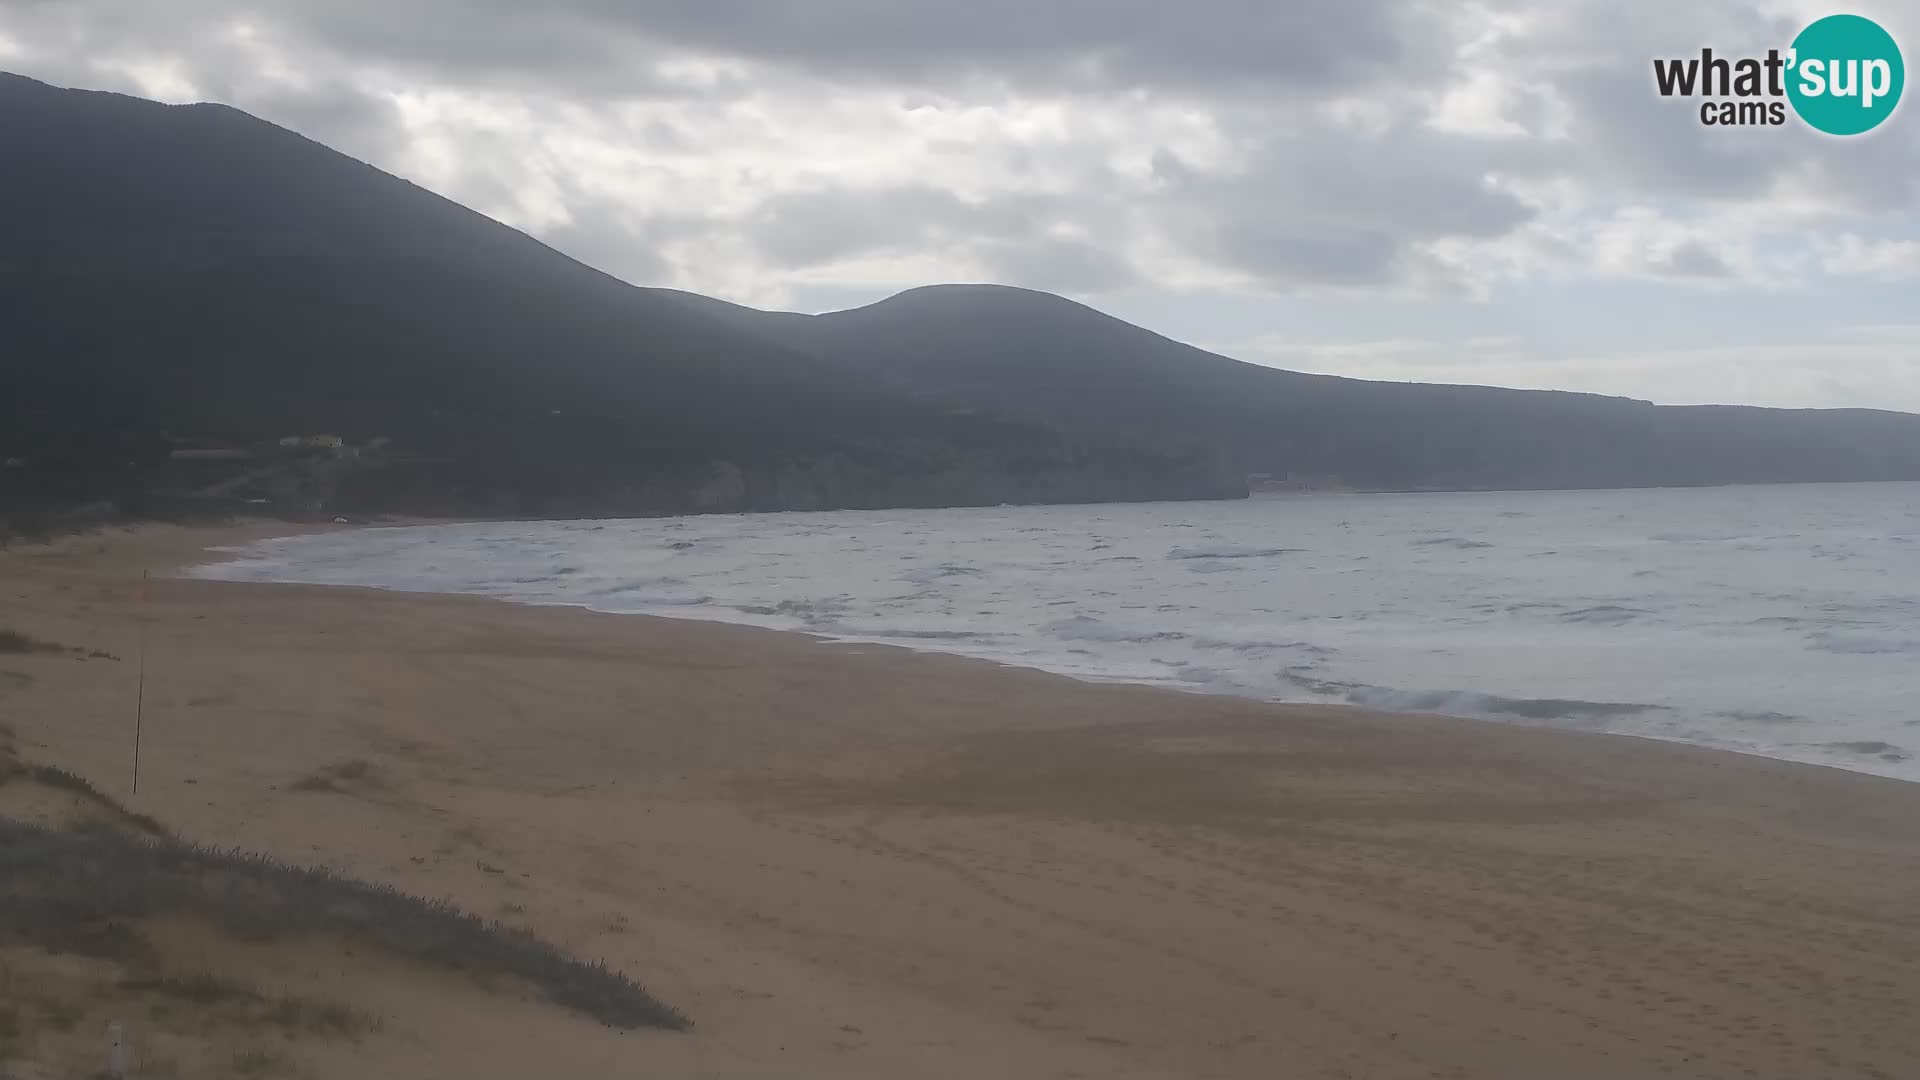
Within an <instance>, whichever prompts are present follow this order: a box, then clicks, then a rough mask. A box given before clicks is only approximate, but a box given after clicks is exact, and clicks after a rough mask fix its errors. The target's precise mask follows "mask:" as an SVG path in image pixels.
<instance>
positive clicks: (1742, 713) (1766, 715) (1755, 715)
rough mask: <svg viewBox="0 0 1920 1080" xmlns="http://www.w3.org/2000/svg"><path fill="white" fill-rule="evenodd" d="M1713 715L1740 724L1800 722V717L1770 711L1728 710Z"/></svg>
mask: <svg viewBox="0 0 1920 1080" xmlns="http://www.w3.org/2000/svg"><path fill="white" fill-rule="evenodd" d="M1713 715H1715V716H1720V717H1725V718H1726V719H1728V720H1734V721H1738V722H1739V723H1742V724H1797V723H1799V722H1800V720H1801V717H1798V716H1794V715H1792V714H1791V713H1783V712H1773V711H1771V710H1759V711H1746V710H1742V709H1729V710H1726V711H1724V712H1717V713H1714V714H1713Z"/></svg>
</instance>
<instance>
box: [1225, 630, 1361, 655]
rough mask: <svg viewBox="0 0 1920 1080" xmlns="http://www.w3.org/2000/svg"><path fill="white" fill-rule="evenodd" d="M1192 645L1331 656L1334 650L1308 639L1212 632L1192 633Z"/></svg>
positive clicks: (1233, 650)
mask: <svg viewBox="0 0 1920 1080" xmlns="http://www.w3.org/2000/svg"><path fill="white" fill-rule="evenodd" d="M1193 647H1194V648H1196V649H1225V650H1230V651H1232V652H1279V651H1283V650H1296V651H1299V652H1304V653H1306V654H1308V655H1309V656H1319V657H1327V656H1332V655H1333V654H1334V652H1335V650H1333V649H1329V648H1327V647H1325V646H1323V645H1315V644H1313V643H1312V642H1309V641H1275V640H1273V639H1271V638H1232V637H1218V636H1215V635H1212V634H1204V635H1203V634H1196V635H1194V636H1193Z"/></svg>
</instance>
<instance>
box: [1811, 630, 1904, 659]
mask: <svg viewBox="0 0 1920 1080" xmlns="http://www.w3.org/2000/svg"><path fill="white" fill-rule="evenodd" d="M1811 641H1812V643H1813V644H1812V647H1813V648H1815V649H1818V650H1820V651H1821V652H1830V653H1839V654H1841V655H1846V656H1900V655H1920V638H1880V637H1867V636H1865V635H1863V634H1814V635H1813V636H1812V638H1811Z"/></svg>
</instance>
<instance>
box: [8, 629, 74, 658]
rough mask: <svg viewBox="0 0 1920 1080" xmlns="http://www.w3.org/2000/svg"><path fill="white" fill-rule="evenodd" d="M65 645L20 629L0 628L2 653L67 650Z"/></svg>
mask: <svg viewBox="0 0 1920 1080" xmlns="http://www.w3.org/2000/svg"><path fill="white" fill-rule="evenodd" d="M66 651H67V648H66V646H64V645H56V644H54V643H53V642H51V641H42V640H40V639H39V638H36V637H31V636H29V635H27V634H23V633H21V632H20V631H18V630H4V629H0V653H37V652H66Z"/></svg>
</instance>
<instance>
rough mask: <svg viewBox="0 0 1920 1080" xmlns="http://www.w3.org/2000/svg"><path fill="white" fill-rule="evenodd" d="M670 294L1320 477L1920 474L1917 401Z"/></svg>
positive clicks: (948, 311)
mask: <svg viewBox="0 0 1920 1080" xmlns="http://www.w3.org/2000/svg"><path fill="white" fill-rule="evenodd" d="M667 295H671V296H673V297H674V298H675V299H678V300H679V301H680V302H681V303H682V304H683V305H686V306H688V307H689V308H690V309H694V310H701V311H704V312H707V313H708V314H711V315H714V316H716V317H718V318H722V319H726V320H728V321H729V322H731V323H732V325H734V326H736V327H738V328H741V329H743V330H748V331H751V332H754V333H757V334H759V335H761V336H762V337H764V338H766V339H767V340H769V341H775V342H779V343H782V344H785V345H788V346H790V347H793V348H796V349H800V350H803V351H806V352H809V353H811V354H813V355H815V356H817V357H819V358H821V359H822V360H823V361H826V362H831V363H834V364H836V365H837V366H839V367H841V368H842V370H845V371H847V372H849V373H855V374H860V375H863V376H869V377H873V378H876V379H880V380H883V381H886V382H888V383H889V384H890V385H893V386H895V387H897V388H900V389H902V390H906V391H909V392H912V393H916V394H919V395H922V396H924V397H927V398H930V399H934V400H941V401H950V402H954V403H959V404H964V405H967V406H970V407H975V408H981V409H997V410H1003V411H1006V412H1008V413H1013V414H1024V415H1030V416H1041V417H1046V418H1047V419H1048V420H1049V421H1051V422H1054V423H1063V424H1072V425H1076V426H1080V427H1083V428H1088V429H1094V430H1120V431H1129V432H1134V433H1136V434H1140V433H1155V434H1158V435H1163V436H1175V435H1185V436H1189V437H1199V436H1201V435H1206V436H1211V437H1217V438H1222V439H1224V440H1225V441H1226V442H1227V443H1228V444H1229V446H1230V447H1231V449H1232V451H1233V452H1234V454H1235V455H1236V458H1237V460H1238V461H1239V462H1240V463H1241V464H1242V465H1243V466H1244V467H1245V468H1246V469H1248V470H1249V471H1251V472H1254V473H1265V474H1272V475H1274V476H1277V477H1285V476H1288V475H1291V476H1293V477H1296V478H1308V479H1310V480H1311V481H1313V482H1316V483H1324V484H1338V485H1341V486H1350V487H1355V488H1362V489H1375V490H1377V489H1387V490H1426V489H1496V488H1497V489H1524V488H1580V487H1647V486H1686V485H1702V484H1728V483H1769V482H1792V481H1839V480H1914V479H1920V416H1914V415H1911V414H1907V413H1895V412H1882V411H1876V410H1870V409H1830V410H1816V409H1761V408H1750V407H1740V406H1658V405H1653V404H1651V403H1649V402H1645V401H1636V400H1632V399H1627V398H1614V397H1602V396H1598V395H1593V394H1575V393H1562V392H1554V391H1540V390H1505V389H1497V388H1493V387H1480V386H1446V385H1432V384H1420V383H1387V382H1369V381H1365V380H1359V379H1346V378H1338V377H1335V376H1329V375H1309V374H1303V373H1300V372H1293V371H1282V370H1277V369H1274V368H1269V367H1263V366H1260V365H1256V364H1248V363H1243V362H1241V361H1238V360H1233V359H1231V358H1229V357H1225V356H1220V355H1218V354H1215V353H1210V352H1206V351H1205V350H1202V349H1197V348H1194V347H1193V346H1190V345H1183V344H1181V343H1179V342H1177V341H1172V340H1170V339H1168V338H1165V337H1162V336H1160V335H1158V334H1155V333H1152V332H1150V331H1147V330H1143V329H1141V328H1139V327H1137V326H1133V325H1130V324H1128V323H1125V322H1122V321H1120V320H1119V319H1115V318H1111V317H1109V316H1107V315H1103V314H1101V313H1100V312H1097V311H1095V310H1093V309H1092V308H1089V307H1085V306H1083V305H1081V304H1077V303H1074V302H1072V301H1070V300H1065V299H1062V298H1060V297H1057V296H1053V295H1050V294H1047V293H1039V292H1032V291H1029V290H1025V289H1013V288H1007V287H1004V286H996V285H940V286H931V287H927V288H921V289H914V290H910V291H908V292H904V293H901V294H899V295H897V296H894V297H892V298H890V299H887V300H883V301H881V302H879V303H877V304H872V305H870V306H867V307H863V308H857V309H854V310H851V311H839V312H833V313H830V314H825V315H817V316H804V315H794V314H792V313H786V312H761V311H756V310H754V309H751V308H744V307H738V306H736V305H731V304H723V303H721V302H720V301H716V300H711V299H708V298H706V297H697V296H693V295H692V294H688V293H667Z"/></svg>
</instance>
